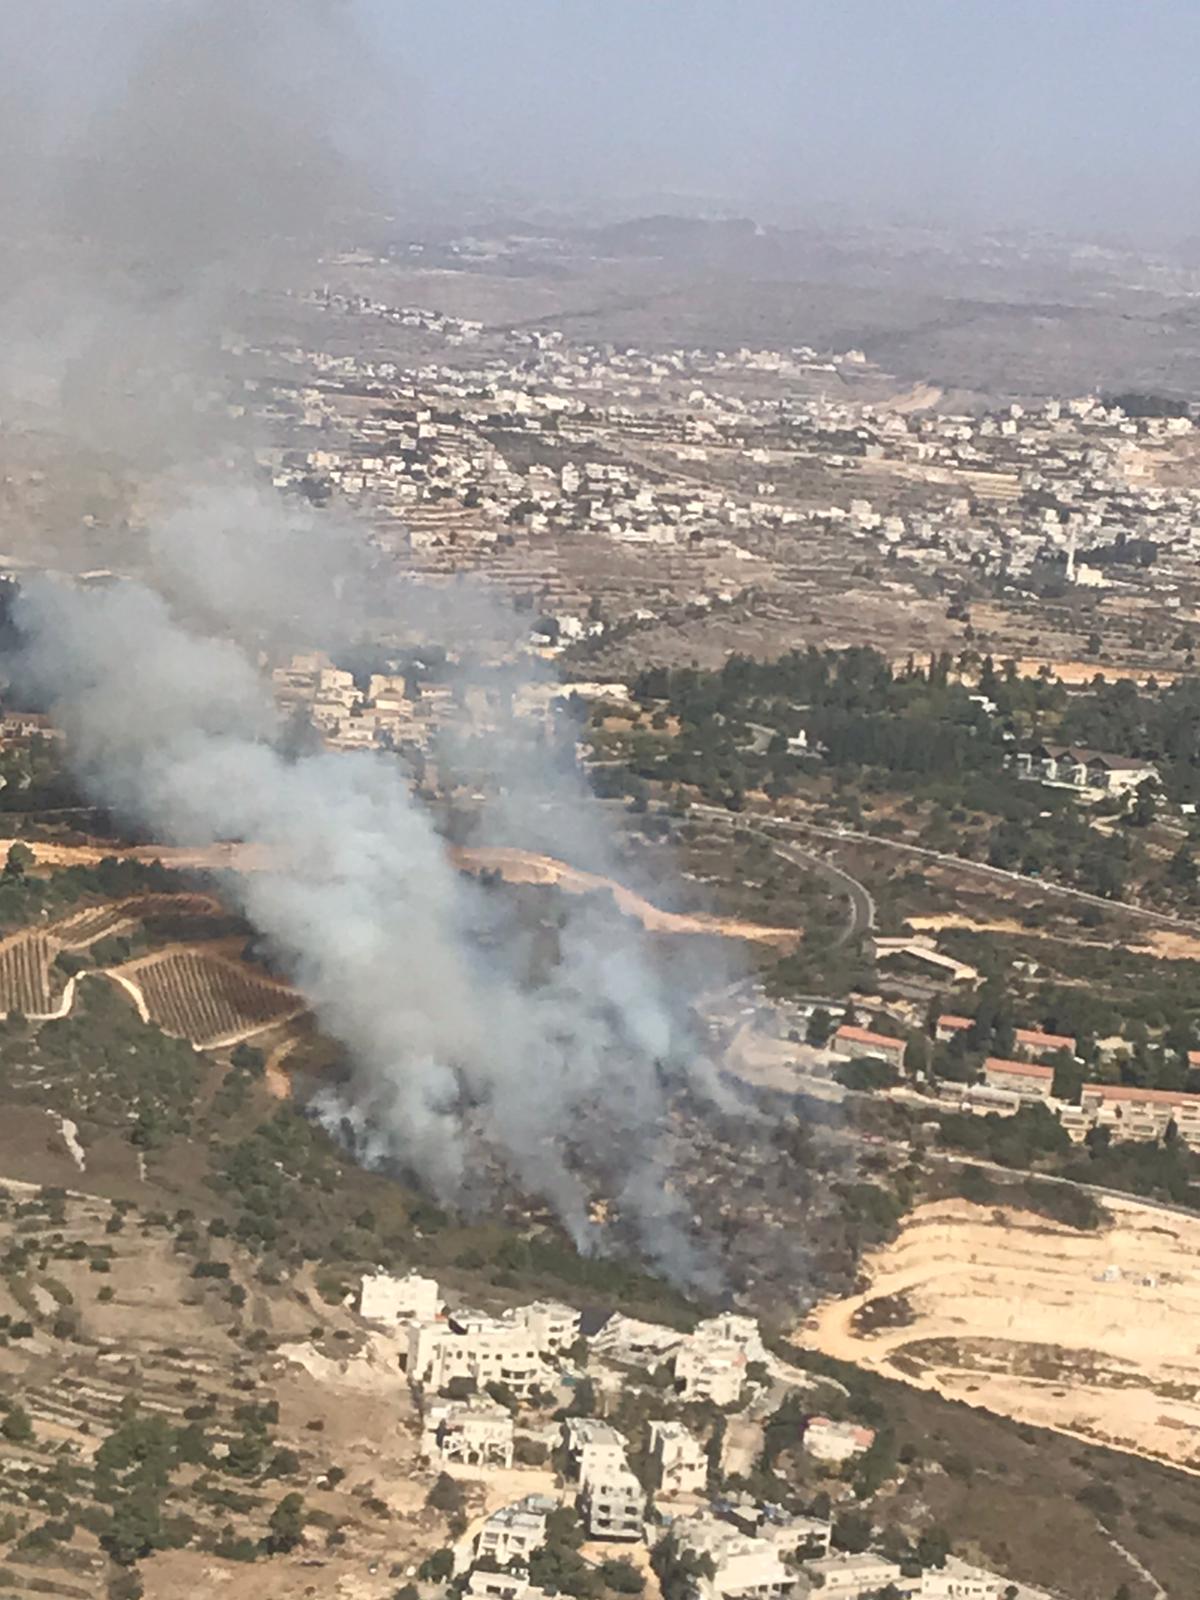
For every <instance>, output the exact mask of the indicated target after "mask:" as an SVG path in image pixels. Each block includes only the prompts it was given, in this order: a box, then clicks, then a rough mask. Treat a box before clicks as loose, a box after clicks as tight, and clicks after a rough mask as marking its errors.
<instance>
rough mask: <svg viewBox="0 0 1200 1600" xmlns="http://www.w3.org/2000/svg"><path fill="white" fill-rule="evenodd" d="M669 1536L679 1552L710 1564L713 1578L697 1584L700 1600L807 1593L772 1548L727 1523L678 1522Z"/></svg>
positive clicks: (764, 1599)
mask: <svg viewBox="0 0 1200 1600" xmlns="http://www.w3.org/2000/svg"><path fill="white" fill-rule="evenodd" d="M671 1534H672V1536H673V1537H674V1539H675V1541H676V1543H677V1544H678V1546H679V1548H680V1550H682V1551H685V1552H687V1553H689V1554H691V1555H695V1556H708V1557H709V1559H710V1560H711V1561H712V1564H713V1568H714V1571H713V1576H712V1577H711V1578H701V1579H700V1580H699V1581H698V1583H697V1590H698V1593H699V1595H700V1600H785V1597H791V1596H795V1597H799V1596H801V1595H804V1594H806V1593H807V1587H808V1586H807V1585H806V1584H805V1583H804V1581H803V1579H801V1578H800V1577H798V1575H797V1574H796V1573H794V1572H793V1571H791V1569H790V1568H789V1567H787V1566H785V1564H784V1561H783V1556H782V1554H781V1552H780V1551H779V1550H778V1549H777V1548H776V1547H775V1546H774V1545H772V1544H769V1543H767V1541H766V1540H763V1539H759V1538H756V1537H755V1536H754V1535H752V1534H747V1533H739V1532H738V1530H737V1529H736V1528H734V1527H731V1526H730V1524H729V1523H727V1522H719V1521H717V1519H716V1518H715V1517H707V1516H705V1517H686V1518H681V1519H680V1520H679V1521H678V1522H676V1523H674V1524H673V1525H672V1528H671Z"/></svg>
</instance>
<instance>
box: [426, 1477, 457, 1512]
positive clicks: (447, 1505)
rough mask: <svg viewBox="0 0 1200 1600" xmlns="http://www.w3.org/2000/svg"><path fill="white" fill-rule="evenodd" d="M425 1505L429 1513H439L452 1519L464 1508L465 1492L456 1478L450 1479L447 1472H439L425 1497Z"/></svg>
mask: <svg viewBox="0 0 1200 1600" xmlns="http://www.w3.org/2000/svg"><path fill="white" fill-rule="evenodd" d="M425 1504H426V1505H427V1506H428V1507H429V1509H430V1510H431V1511H440V1512H441V1513H442V1515H443V1516H446V1517H452V1516H454V1515H456V1514H457V1513H458V1512H460V1511H463V1510H464V1509H465V1508H466V1504H467V1496H466V1491H465V1490H464V1488H463V1486H462V1484H461V1483H459V1481H458V1479H457V1478H452V1477H451V1476H450V1474H449V1473H448V1472H440V1473H439V1474H438V1476H437V1479H436V1481H435V1483H434V1485H433V1488H432V1489H430V1491H429V1493H428V1494H427V1495H426V1496H425Z"/></svg>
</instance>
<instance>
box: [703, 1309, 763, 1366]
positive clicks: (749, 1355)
mask: <svg viewBox="0 0 1200 1600" xmlns="http://www.w3.org/2000/svg"><path fill="white" fill-rule="evenodd" d="M692 1338H693V1339H703V1340H707V1341H710V1342H712V1343H714V1344H732V1345H736V1346H737V1347H738V1349H739V1350H741V1351H742V1352H743V1353H744V1354H745V1357H746V1360H747V1361H764V1360H765V1359H766V1355H767V1350H766V1346H765V1345H764V1344H763V1342H762V1335H761V1334H760V1333H759V1331H758V1323H757V1322H755V1320H754V1318H753V1317H739V1316H736V1315H735V1314H734V1313H733V1312H730V1311H727V1312H724V1313H723V1314H722V1315H721V1316H719V1317H707V1318H706V1319H705V1320H704V1321H703V1322H698V1323H697V1324H696V1331H695V1333H694V1334H693V1335H692Z"/></svg>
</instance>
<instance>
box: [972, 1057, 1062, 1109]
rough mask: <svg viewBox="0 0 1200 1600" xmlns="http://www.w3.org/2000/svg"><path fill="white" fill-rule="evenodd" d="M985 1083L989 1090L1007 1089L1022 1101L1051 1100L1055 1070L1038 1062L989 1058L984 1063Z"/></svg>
mask: <svg viewBox="0 0 1200 1600" xmlns="http://www.w3.org/2000/svg"><path fill="white" fill-rule="evenodd" d="M983 1081H984V1082H985V1083H986V1084H987V1086H988V1088H989V1089H1005V1090H1007V1091H1008V1092H1009V1093H1010V1094H1016V1095H1019V1096H1020V1097H1021V1099H1022V1100H1049V1099H1050V1094H1051V1090H1052V1089H1053V1087H1054V1068H1053V1067H1044V1066H1041V1065H1040V1064H1039V1063H1038V1062H1036V1061H1005V1060H1004V1059H1003V1058H1002V1057H1000V1056H989V1057H988V1058H987V1060H986V1061H985V1062H984V1063H983Z"/></svg>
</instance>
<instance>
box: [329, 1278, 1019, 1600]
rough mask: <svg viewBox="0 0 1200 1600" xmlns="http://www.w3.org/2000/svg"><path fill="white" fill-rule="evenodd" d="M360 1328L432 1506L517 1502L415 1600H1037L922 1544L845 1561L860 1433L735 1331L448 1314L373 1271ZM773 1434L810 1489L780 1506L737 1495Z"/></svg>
mask: <svg viewBox="0 0 1200 1600" xmlns="http://www.w3.org/2000/svg"><path fill="white" fill-rule="evenodd" d="M357 1308H358V1311H359V1315H360V1317H361V1318H362V1320H363V1322H364V1324H366V1325H367V1326H368V1327H369V1328H372V1329H374V1330H376V1331H378V1332H381V1333H384V1334H386V1336H387V1337H388V1339H389V1341H390V1343H391V1347H392V1348H395V1349H396V1350H397V1351H398V1352H399V1354H398V1357H397V1359H398V1361H399V1362H400V1363H402V1364H403V1366H404V1370H405V1373H406V1376H407V1380H408V1382H409V1384H410V1385H411V1387H412V1390H413V1394H414V1396H415V1398H416V1399H417V1402H418V1404H419V1406H420V1409H421V1454H422V1456H423V1458H424V1459H425V1461H426V1463H427V1465H428V1469H429V1471H430V1472H432V1473H435V1474H440V1476H439V1477H437V1480H436V1483H435V1486H434V1488H433V1489H432V1490H431V1491H430V1503H431V1504H432V1503H435V1502H436V1503H437V1504H439V1505H440V1506H444V1507H451V1506H457V1505H458V1504H459V1503H460V1497H461V1495H462V1493H463V1491H464V1490H470V1489H471V1488H479V1487H480V1486H482V1487H483V1488H484V1489H485V1490H487V1489H489V1488H490V1486H491V1485H492V1484H493V1483H503V1484H504V1485H505V1487H506V1489H508V1490H509V1492H511V1493H512V1494H513V1498H512V1499H511V1500H507V1501H505V1502H504V1503H503V1504H500V1505H499V1506H497V1507H496V1508H495V1509H493V1510H491V1511H489V1512H485V1513H483V1514H482V1515H476V1516H475V1517H474V1519H473V1520H471V1521H470V1522H469V1523H466V1525H465V1526H462V1527H461V1528H460V1530H459V1534H458V1536H457V1537H456V1538H455V1539H454V1541H453V1542H452V1543H451V1544H449V1545H447V1546H446V1547H445V1548H444V1549H442V1550H438V1551H433V1552H431V1553H430V1555H429V1556H428V1557H427V1558H426V1559H425V1561H424V1563H423V1565H422V1566H421V1567H420V1569H419V1571H416V1572H415V1573H414V1574H413V1575H414V1576H416V1578H417V1579H418V1581H419V1582H420V1581H434V1582H439V1583H444V1582H446V1581H447V1580H450V1581H451V1582H452V1588H453V1592H455V1593H460V1594H464V1595H466V1596H469V1597H472V1600H544V1597H548V1596H552V1595H554V1594H566V1595H576V1596H582V1595H588V1594H591V1593H593V1592H595V1591H596V1585H597V1584H603V1585H605V1586H607V1588H609V1589H610V1590H613V1591H615V1592H617V1593H622V1594H638V1593H641V1592H642V1591H643V1590H644V1589H646V1588H647V1587H648V1586H653V1587H654V1589H655V1590H658V1591H661V1593H662V1595H663V1596H665V1597H672V1600H693V1597H694V1600H806V1597H808V1596H809V1595H816V1594H820V1595H821V1596H827V1595H832V1596H835V1597H836V1600H877V1597H879V1596H881V1595H886V1596H889V1597H892V1596H897V1595H899V1596H906V1597H914V1600H916V1597H922V1600H1017V1597H1018V1596H1025V1597H1029V1600H1033V1597H1034V1592H1033V1591H1031V1590H1028V1589H1024V1588H1022V1587H1021V1586H1019V1585H1017V1584H1013V1583H1010V1582H1008V1581H1007V1580H1006V1579H1005V1578H1004V1577H1003V1576H1001V1575H999V1574H996V1573H991V1572H986V1571H984V1570H982V1569H980V1568H977V1567H972V1566H970V1565H969V1564H967V1563H965V1562H963V1561H961V1560H959V1559H957V1558H955V1557H954V1556H953V1555H951V1554H950V1553H949V1552H948V1551H947V1550H945V1549H944V1548H941V1547H937V1548H934V1546H933V1545H932V1544H931V1543H930V1542H929V1541H924V1542H918V1543H914V1545H913V1548H912V1550H911V1551H910V1552H909V1553H908V1555H907V1556H905V1555H900V1554H898V1553H897V1552H895V1551H893V1552H891V1553H884V1552H881V1551H877V1550H874V1549H872V1548H870V1547H869V1545H861V1544H860V1543H859V1541H858V1539H857V1538H854V1539H851V1537H850V1534H849V1527H850V1524H849V1523H848V1522H847V1521H846V1520H845V1513H846V1512H847V1511H848V1510H850V1509H852V1508H853V1506H854V1504H855V1502H856V1495H858V1494H861V1492H862V1482H863V1480H862V1476H861V1474H862V1468H863V1463H864V1462H865V1461H867V1460H869V1459H871V1453H872V1451H873V1448H874V1447H875V1445H876V1431H875V1429H873V1428H871V1427H868V1426H865V1425H864V1424H862V1423H859V1422H856V1421H855V1420H854V1418H853V1415H852V1413H851V1410H850V1409H848V1408H847V1395H846V1391H845V1390H844V1389H843V1388H842V1387H841V1386H840V1385H839V1384H837V1383H836V1382H835V1381H834V1380H832V1379H828V1380H825V1379H814V1378H813V1377H812V1376H811V1375H810V1374H808V1373H806V1372H804V1371H803V1370H801V1369H800V1368H798V1367H795V1366H792V1365H790V1364H789V1363H788V1362H787V1361H786V1360H784V1359H781V1358H780V1357H779V1356H778V1355H776V1354H774V1353H773V1352H772V1351H770V1350H768V1349H767V1347H766V1346H765V1345H764V1343H763V1340H762V1338H761V1336H760V1333H759V1329H758V1325H757V1323H756V1322H755V1321H754V1320H753V1319H752V1318H750V1317H747V1316H743V1315H738V1314H734V1313H723V1314H720V1315H718V1316H714V1317H711V1318H708V1319H706V1320H702V1321H701V1322H699V1323H698V1324H697V1325H696V1326H695V1328H694V1329H693V1330H692V1331H691V1332H690V1333H688V1332H682V1331H679V1330H677V1329H675V1328H671V1327H667V1326H662V1325H657V1324H653V1323H648V1322H643V1321H639V1320H637V1319H635V1318H632V1317H629V1316H626V1315H623V1314H621V1313H618V1312H613V1313H606V1314H598V1315H597V1314H592V1313H582V1312H580V1311H579V1310H577V1309H576V1308H574V1307H572V1306H570V1305H567V1304H563V1303H558V1302H547V1301H537V1302H534V1303H532V1304H529V1305H523V1306H517V1307H514V1308H512V1309H510V1310H508V1311H505V1312H501V1313H499V1314H484V1313H480V1312H475V1311H469V1310H466V1309H461V1308H451V1307H447V1306H446V1305H444V1304H443V1302H442V1298H441V1292H440V1290H439V1287H438V1285H437V1283H436V1282H435V1281H434V1280H433V1279H431V1278H428V1277H424V1276H422V1275H421V1274H419V1273H416V1272H410V1273H409V1274H408V1275H407V1276H404V1277H396V1276H392V1275H389V1274H388V1273H386V1272H383V1271H382V1270H380V1271H377V1272H375V1273H373V1274H371V1275H368V1276H366V1277H364V1278H363V1280H362V1283H361V1285H360V1288H359V1291H358V1296H357ZM831 1404H832V1406H833V1407H835V1408H836V1415H828V1414H826V1408H827V1407H829V1406H830V1405H831ZM785 1417H786V1418H788V1419H789V1424H790V1426H791V1436H792V1437H793V1438H794V1448H795V1450H796V1453H797V1458H798V1460H800V1461H802V1462H803V1463H805V1465H804V1467H803V1476H804V1483H805V1487H804V1489H803V1490H797V1491H796V1492H795V1493H794V1494H792V1495H790V1497H789V1500H788V1503H786V1504H780V1503H776V1502H774V1501H770V1500H765V1501H764V1500H762V1499H760V1498H758V1497H756V1495H755V1493H754V1492H753V1487H752V1486H753V1484H754V1481H755V1477H756V1475H759V1476H761V1474H762V1472H763V1470H764V1469H763V1462H764V1461H766V1460H767V1459H768V1455H769V1454H770V1451H771V1447H770V1446H769V1445H768V1444H767V1443H766V1442H765V1441H766V1439H767V1438H768V1437H769V1436H770V1433H771V1430H772V1426H773V1419H775V1418H785ZM613 1419H617V1420H613ZM788 1448H789V1449H790V1448H792V1444H791V1443H789V1446H788ZM764 1452H767V1454H764ZM759 1457H762V1459H759ZM772 1459H773V1458H772ZM856 1475H857V1476H856ZM768 1478H769V1480H770V1481H771V1482H772V1483H773V1484H774V1485H775V1486H776V1488H778V1487H780V1486H781V1484H782V1480H781V1479H779V1478H778V1477H774V1476H772V1475H771V1474H770V1472H769V1471H768ZM522 1479H524V1480H525V1481H526V1483H527V1485H528V1487H527V1488H525V1489H524V1491H523V1492H522V1491H521V1482H522ZM856 1484H857V1486H858V1487H857V1489H856ZM447 1485H448V1486H447ZM455 1486H457V1488H456V1487H455ZM489 1498H490V1497H489ZM461 1503H462V1504H464V1505H465V1504H466V1501H465V1500H464V1501H462V1502H461ZM461 1521H463V1522H464V1523H465V1522H466V1519H465V1518H462V1519H461ZM451 1531H452V1533H453V1532H454V1519H453V1517H452V1519H451Z"/></svg>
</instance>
